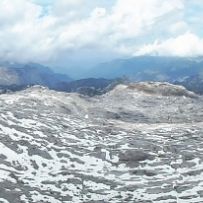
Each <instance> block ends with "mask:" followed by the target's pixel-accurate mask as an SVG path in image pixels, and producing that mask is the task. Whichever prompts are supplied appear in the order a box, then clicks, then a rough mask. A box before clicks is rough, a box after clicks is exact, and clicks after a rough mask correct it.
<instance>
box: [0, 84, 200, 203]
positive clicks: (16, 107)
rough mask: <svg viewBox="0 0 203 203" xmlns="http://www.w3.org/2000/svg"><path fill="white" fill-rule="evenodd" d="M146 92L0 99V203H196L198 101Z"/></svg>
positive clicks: (29, 93) (124, 88) (31, 93)
mask: <svg viewBox="0 0 203 203" xmlns="http://www.w3.org/2000/svg"><path fill="white" fill-rule="evenodd" d="M143 85H144V84H142V85H141V87H142V88H140V85H138V86H137V84H135V85H130V86H128V85H119V86H117V87H116V88H114V89H113V90H112V91H110V92H108V93H106V94H104V95H100V96H95V97H87V96H82V95H80V94H77V93H69V94H68V93H61V92H55V91H52V90H49V89H47V88H43V87H40V86H35V87H32V88H29V89H26V90H24V91H21V92H16V93H10V94H3V95H0V109H1V110H0V114H1V116H0V191H1V192H0V202H6V203H7V202H9V203H14V202H15V203H23V202H25V203H27V202H28V203H33V202H36V203H39V202H40V203H41V202H46V203H66V202H73V203H74V202H75V203H80V202H81V203H82V202H95V203H99V202H108V203H109V202H110V203H111V202H112V203H121V202H129V203H131V202H132V203H134V202H140V203H141V202H145V203H146V202H152V203H154V202H155V203H156V202H157V203H160V202H168V203H169V202H170V203H171V202H174V203H175V202H181V203H182V202H187V203H190V202H202V201H203V193H202V191H203V170H202V169H203V153H202V149H203V123H202V119H203V98H202V97H201V96H199V97H193V96H192V97H191V96H190V92H187V91H186V90H184V94H179V93H178V94H174V93H172V94H168V93H167V96H165V94H162V93H160V90H161V91H163V90H162V89H163V87H164V88H165V87H166V86H167V88H169V87H171V88H173V89H177V90H179V89H181V88H180V87H176V86H170V85H169V84H150V83H146V84H145V85H144V90H143ZM146 86H147V88H149V89H150V90H151V91H152V90H153V91H152V92H153V93H151V92H150V93H149V92H148V91H145V88H146ZM132 87H133V88H132ZM135 87H136V88H135ZM137 87H139V88H137ZM153 87H154V88H157V87H158V88H160V90H159V91H158V92H156V91H157V90H156V91H155V90H154V89H153ZM154 91H155V93H154ZM164 91H165V90H164ZM167 91H169V90H168V89H167ZM170 91H172V89H171V90H170ZM170 91H169V92H170ZM172 92H173V91H172ZM187 95H188V96H187Z"/></svg>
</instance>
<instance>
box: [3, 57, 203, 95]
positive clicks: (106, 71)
mask: <svg viewBox="0 0 203 203" xmlns="http://www.w3.org/2000/svg"><path fill="white" fill-rule="evenodd" d="M202 75H203V57H196V58H180V57H157V56H141V57H133V58H129V59H119V60H114V61H111V62H108V63H103V64H100V65H98V66H97V67H94V68H93V69H92V70H91V71H89V72H88V73H87V74H86V78H85V79H80V80H73V79H71V78H70V77H69V76H68V75H64V74H59V73H55V72H53V71H52V70H51V69H50V68H48V67H46V66H43V65H40V64H35V63H28V64H17V63H9V62H1V63H0V89H1V91H3V92H4V91H7V90H11V91H16V90H21V89H24V88H26V87H27V86H32V85H41V86H46V87H48V88H50V89H53V90H57V91H64V92H79V93H83V94H87V95H89V96H93V95H95V94H102V93H103V92H105V91H106V89H108V88H109V86H111V85H112V84H113V85H115V84H117V83H123V82H124V83H126V82H129V81H130V82H135V81H136V82H140V81H159V82H170V83H174V84H179V85H183V86H184V87H186V88H187V89H189V90H191V91H194V92H196V93H199V94H203V77H202Z"/></svg>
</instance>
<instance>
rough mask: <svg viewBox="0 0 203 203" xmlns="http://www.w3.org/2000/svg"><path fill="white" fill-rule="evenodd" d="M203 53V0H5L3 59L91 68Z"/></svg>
mask: <svg viewBox="0 0 203 203" xmlns="http://www.w3.org/2000/svg"><path fill="white" fill-rule="evenodd" d="M138 55H160V56H162V55H164V56H166V55H167V56H184V57H195V56H202V55H203V0H12V1H11V0H1V1H0V60H6V61H12V62H21V63H25V62H35V63H42V64H48V65H50V66H52V67H57V68H58V69H59V70H63V71H64V70H68V69H70V68H72V69H73V68H81V67H82V68H89V67H91V66H94V65H96V64H97V63H100V62H104V61H109V60H112V59H116V58H129V57H133V56H138Z"/></svg>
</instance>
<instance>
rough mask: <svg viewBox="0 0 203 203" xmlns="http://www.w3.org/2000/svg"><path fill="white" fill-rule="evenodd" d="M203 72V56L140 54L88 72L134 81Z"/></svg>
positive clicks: (94, 75)
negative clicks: (184, 56) (124, 77)
mask: <svg viewBox="0 0 203 203" xmlns="http://www.w3.org/2000/svg"><path fill="white" fill-rule="evenodd" d="M201 72H203V57H197V58H183V57H182V58H181V57H161V56H160V57H159V56H140V57H133V58H129V59H119V60H114V61H111V62H108V63H102V64H100V65H98V66H96V67H94V68H93V69H92V71H90V72H89V73H88V74H89V75H88V76H91V77H103V78H109V79H112V78H118V77H122V76H126V77H128V78H129V79H130V80H133V81H169V82H174V81H180V80H183V79H184V78H187V77H190V76H194V75H197V74H200V73H201Z"/></svg>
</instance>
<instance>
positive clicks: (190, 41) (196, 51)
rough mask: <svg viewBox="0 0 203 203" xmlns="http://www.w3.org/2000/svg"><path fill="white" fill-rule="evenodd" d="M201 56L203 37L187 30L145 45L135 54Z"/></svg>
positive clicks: (202, 52) (202, 53)
mask: <svg viewBox="0 0 203 203" xmlns="http://www.w3.org/2000/svg"><path fill="white" fill-rule="evenodd" d="M145 54H152V55H167V56H199V55H203V39H201V38H199V37H198V36H196V35H195V34H193V33H190V32H187V33H185V34H183V35H180V36H178V37H176V38H169V39H167V40H165V41H163V42H157V41H155V42H154V43H153V44H147V45H144V46H143V47H142V48H140V50H139V51H138V52H136V54H135V55H145Z"/></svg>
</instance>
